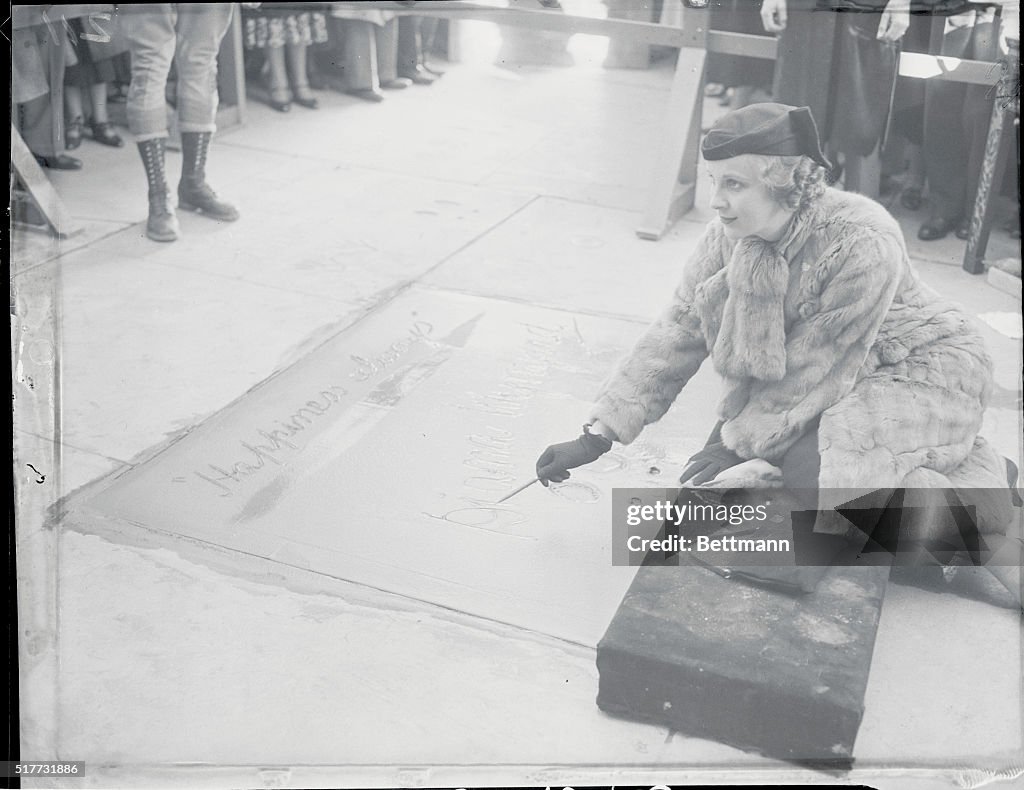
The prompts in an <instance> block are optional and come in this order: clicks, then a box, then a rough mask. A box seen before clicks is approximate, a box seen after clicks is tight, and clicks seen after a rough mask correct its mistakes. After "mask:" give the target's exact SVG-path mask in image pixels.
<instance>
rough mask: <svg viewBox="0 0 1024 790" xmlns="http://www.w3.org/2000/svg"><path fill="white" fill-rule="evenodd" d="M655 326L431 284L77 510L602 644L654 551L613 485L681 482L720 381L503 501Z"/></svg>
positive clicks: (573, 428) (568, 434) (571, 432)
mask: <svg viewBox="0 0 1024 790" xmlns="http://www.w3.org/2000/svg"><path fill="white" fill-rule="evenodd" d="M640 329H642V327H641V326H638V325H637V324H635V323H633V322H624V321H617V320H613V319H607V318H595V317H582V316H580V317H575V318H574V317H573V316H571V315H568V314H565V313H562V312H558V311H550V310H544V309H539V308H532V307H525V306H522V305H515V304H509V303H504V302H498V301H492V300H488V299H481V298H476V297H470V296H463V295H457V294H439V293H433V292H430V291H418V290H414V291H412V292H410V293H408V294H406V295H404V296H403V297H401V298H399V299H397V300H395V301H394V302H392V303H391V304H390V305H388V306H387V307H386V308H384V309H381V310H379V311H377V312H376V313H374V314H373V315H372V316H370V317H368V318H366V319H365V320H363V321H361V322H360V323H358V324H357V325H356V326H354V327H352V328H351V329H349V330H347V331H345V332H342V333H341V334H339V335H338V336H336V337H334V338H333V339H331V340H329V341H327V342H326V343H324V344H323V345H321V346H320V347H319V348H317V349H316V350H315V351H313V352H312V353H310V354H309V355H308V356H306V357H305V358H303V359H302V360H300V361H299V362H297V363H296V364H294V365H293V366H292V367H290V368H288V369H286V370H283V371H280V372H279V373H277V374H275V375H274V376H272V377H271V378H269V379H268V380H266V381H265V382H264V383H262V384H261V385H259V386H258V387H256V388H255V389H253V390H251V391H250V392H248V393H246V394H245V395H244V396H242V397H241V398H240V399H238V400H237V401H236V402H234V403H233V404H232V405H230V406H229V407H227V408H226V409H224V410H223V411H221V412H219V413H218V414H216V415H214V416H213V417H211V418H210V419H208V420H206V421H205V422H203V423H202V424H200V425H199V426H197V427H196V428H194V429H193V430H191V431H190V432H189V433H188V434H187V435H185V436H183V437H182V438H180V439H179V440H178V441H176V442H174V443H172V444H170V445H169V446H167V447H166V448H164V449H163V450H162V451H160V452H158V453H156V454H155V455H154V456H152V458H151V459H150V460H149V461H147V462H145V463H143V464H141V465H139V466H137V467H135V468H133V469H132V470H130V471H129V472H127V473H125V474H123V475H121V476H120V477H119V478H117V479H116V480H115V481H114V482H113V483H112V484H111V485H109V487H107V488H106V489H105V490H102V491H100V492H98V493H96V494H95V495H93V496H92V498H91V499H89V500H88V501H86V502H85V503H83V505H82V507H83V508H85V509H87V510H90V511H93V512H94V513H95V512H97V511H98V513H100V514H102V515H103V516H105V517H107V518H105V519H100V520H96V519H89V518H85V519H81V518H77V519H74V521H76V522H78V523H83V522H87V523H89V524H90V525H95V524H97V523H100V522H108V521H109V520H113V522H114V523H116V524H120V525H122V527H123V528H127V529H129V530H131V529H132V528H133V527H131V526H130V525H135V526H137V527H142V528H145V529H146V530H151V531H155V532H157V533H161V534H163V535H167V536H178V537H182V538H187V539H190V540H191V541H199V542H201V543H203V544H207V545H210V546H215V547H222V548H226V549H230V550H233V551H235V552H239V553H242V554H246V555H255V556H257V557H261V558H265V559H268V560H271V561H273V562H276V563H280V566H281V568H282V569H285V568H287V567H293V568H303V569H306V570H309V571H312V572H313V573H315V574H323V575H326V576H330V577H334V578H339V579H345V580H348V581H353V582H357V583H361V584H365V585H369V586H372V587H376V588H380V589H384V590H388V591H391V592H396V593H400V594H402V595H406V596H409V597H412V598H415V599H419V600H424V601H429V602H432V603H435V604H440V605H442V606H445V607H448V608H451V609H455V610H458V611H463V612H468V613H470V614H474V615H477V616H480V617H484V618H487V619H490V620H495V621H500V622H505V623H509V624H512V625H516V626H519V627H522V628H527V629H530V630H535V631H539V632H542V633H546V634H550V635H552V636H556V637H559V638H563V639H567V640H570V641H573V642H577V643H580V644H583V645H587V646H594V645H596V643H597V640H598V639H599V638H600V636H601V634H602V632H603V630H604V628H605V626H606V625H607V623H608V621H609V619H610V618H611V615H612V614H613V613H614V611H615V609H616V607H617V606H618V604H619V601H620V600H621V598H622V595H623V593H624V592H625V590H626V588H627V587H628V585H629V583H630V581H631V578H632V575H633V571H634V570H635V569H630V568H621V567H614V568H613V567H612V566H611V542H610V541H611V525H610V503H611V488H612V487H613V486H629V487H642V486H652V487H655V486H656V487H659V488H661V489H663V488H666V487H670V486H672V485H673V483H674V481H675V476H676V475H677V474H678V470H679V469H680V468H681V467H682V464H683V463H684V462H685V460H686V458H687V457H688V456H689V455H690V454H691V453H692V452H694V451H695V450H696V449H697V447H698V446H699V445H700V444H701V443H702V441H703V439H704V437H705V436H706V434H707V433H708V431H709V426H710V425H711V424H712V422H713V408H714V402H715V399H714V398H708V397H707V393H708V387H712V388H713V387H714V386H715V383H714V382H713V381H710V380H709V381H705V382H703V384H700V385H698V386H697V387H696V391H695V393H694V395H695V396H694V397H692V398H689V399H687V401H685V402H686V407H685V408H684V409H681V410H679V413H678V414H677V415H675V417H676V419H668V418H667V419H666V420H664V421H663V422H662V423H661V424H659V426H658V427H657V429H653V428H652V429H649V431H648V434H649V435H646V436H645V437H644V439H643V440H642V441H638V442H636V443H634V444H633V445H631V446H630V447H628V448H623V449H621V450H619V449H617V450H616V451H614V452H612V453H609V454H608V455H606V456H605V457H604V458H602V459H601V460H600V461H599V462H597V463H595V464H593V465H591V466H590V467H587V468H586V469H582V470H579V471H577V472H576V473H574V475H573V478H572V479H571V480H570V481H569V482H567V483H566V484H563V485H561V486H559V487H557V488H553V489H548V490H545V489H544V488H543V487H541V486H539V485H535V486H532V487H530V488H528V489H527V490H525V491H523V492H522V493H521V494H519V495H518V496H517V497H515V498H514V499H511V500H509V501H508V502H507V503H504V504H501V505H496V504H495V503H496V501H497V500H498V499H500V498H501V497H502V496H503V495H504V494H505V493H507V492H509V491H511V490H513V489H514V488H515V487H516V486H518V485H520V484H521V483H524V482H526V481H529V480H530V479H531V478H532V477H533V474H534V471H533V467H534V462H535V459H536V457H537V455H538V454H539V452H540V451H541V450H542V449H543V448H544V447H545V446H546V445H547V444H549V443H551V442H554V441H563V440H566V439H571V438H573V437H574V436H575V435H577V434H578V432H579V430H580V425H581V423H582V422H583V421H584V419H585V418H586V416H587V408H588V405H589V403H590V402H591V400H592V398H593V396H594V395H595V393H596V391H597V389H598V387H599V385H600V382H601V381H602V379H603V378H604V377H605V375H606V374H607V372H608V370H609V369H610V367H611V366H612V364H613V363H614V360H615V359H616V358H617V357H618V356H620V355H621V354H622V353H623V352H624V351H625V350H627V348H628V346H629V344H630V343H631V342H632V341H633V339H634V337H635V336H636V334H637V333H638V331H639V330H640ZM698 393H700V394H698ZM701 395H703V397H702V396H701ZM92 528H93V527H92V526H90V527H87V528H85V529H92Z"/></svg>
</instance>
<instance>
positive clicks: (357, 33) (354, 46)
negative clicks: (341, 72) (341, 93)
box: [342, 19, 380, 91]
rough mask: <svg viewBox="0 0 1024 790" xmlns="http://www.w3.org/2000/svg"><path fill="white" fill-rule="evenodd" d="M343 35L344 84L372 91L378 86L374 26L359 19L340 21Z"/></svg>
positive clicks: (355, 89)
mask: <svg viewBox="0 0 1024 790" xmlns="http://www.w3.org/2000/svg"><path fill="white" fill-rule="evenodd" d="M342 28H343V30H344V37H345V84H346V85H347V86H348V89H349V90H352V91H373V90H377V89H378V88H379V87H380V73H379V72H378V70H377V36H376V34H375V33H374V26H373V25H372V24H371V23H369V22H363V21H360V20H355V19H352V20H345V21H344V22H343V23H342Z"/></svg>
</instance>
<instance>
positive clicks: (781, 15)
mask: <svg viewBox="0 0 1024 790" xmlns="http://www.w3.org/2000/svg"><path fill="white" fill-rule="evenodd" d="M761 22H762V23H763V24H764V29H765V30H766V31H768V32H769V33H781V32H782V31H783V30H785V29H786V0H764V2H763V3H761Z"/></svg>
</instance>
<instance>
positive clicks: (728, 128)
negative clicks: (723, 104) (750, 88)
mask: <svg viewBox="0 0 1024 790" xmlns="http://www.w3.org/2000/svg"><path fill="white" fill-rule="evenodd" d="M700 150H701V153H702V154H703V155H704V158H705V159H707V160H709V161H715V160H718V159H730V158H731V157H734V156H740V155H741V154H768V155H770V156H809V157H810V158H811V159H813V160H814V161H815V162H817V163H818V164H819V165H821V166H822V167H825V168H831V167H832V165H831V163H830V162H829V161H828V159H826V158H825V154H823V153H822V152H821V141H820V140H819V139H818V127H817V126H816V125H815V123H814V118H813V117H811V111H810V109H808V108H807V107H790V106H789V105H788V104H778V103H776V102H761V103H759V104H748V105H747V106H746V107H743V108H741V109H739V110H734V111H733V112H730V113H726V114H725V115H723V116H722V117H721V118H719V119H718V120H717V121H716V122H715V124H714V125H713V126H712V127H711V129H710V130H709V131H708V133H707V135H706V136H705V137H704V140H703V142H702V143H701V146H700Z"/></svg>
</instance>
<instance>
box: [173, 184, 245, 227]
mask: <svg viewBox="0 0 1024 790" xmlns="http://www.w3.org/2000/svg"><path fill="white" fill-rule="evenodd" d="M178 208H180V209H183V210H185V211H194V212H196V213H197V214H203V215H205V216H207V217H209V218H210V219H216V220H220V221H221V222H234V221H235V220H236V219H238V216H239V214H238V209H236V208H235V207H234V206H233V205H231V204H230V203H228V202H227V201H226V200H221V199H220V198H219V197H217V193H216V192H214V191H213V190H212V189H211V188H210V185H209V184H207V183H206V182H205V181H195V180H194V179H192V178H189V179H187V180H186V179H182V181H181V183H180V184H178Z"/></svg>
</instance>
